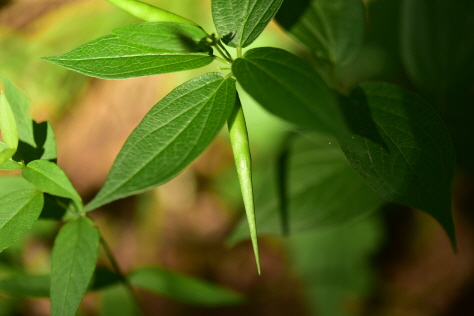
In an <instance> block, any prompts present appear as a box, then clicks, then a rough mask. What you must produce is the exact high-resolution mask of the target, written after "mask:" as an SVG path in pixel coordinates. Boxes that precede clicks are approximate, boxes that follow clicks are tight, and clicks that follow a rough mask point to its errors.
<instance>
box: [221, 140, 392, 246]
mask: <svg viewBox="0 0 474 316" xmlns="http://www.w3.org/2000/svg"><path fill="white" fill-rule="evenodd" d="M286 159H287V163H286V164H285V166H284V168H285V170H284V174H285V177H284V179H282V180H283V181H285V192H280V191H279V190H278V186H277V183H278V182H277V169H276V168H275V166H272V168H269V169H270V170H269V171H270V172H271V173H270V174H269V175H268V176H267V177H265V178H264V179H265V180H264V181H263V183H262V184H261V185H260V187H259V188H260V190H258V192H260V196H258V197H257V199H256V208H257V210H258V217H257V225H258V228H259V234H260V235H263V234H273V235H296V234H298V235H299V234H302V233H305V232H308V231H315V230H322V229H328V228H333V227H335V226H341V225H345V224H348V223H350V222H353V221H355V220H357V219H359V218H361V217H363V216H366V215H367V214H370V213H372V212H374V211H375V210H377V209H378V208H379V207H380V206H381V204H382V203H383V200H382V198H380V196H379V195H378V194H376V193H375V192H374V191H373V190H372V189H371V188H370V187H369V186H368V185H367V184H366V183H365V182H364V180H362V179H361V178H360V177H359V175H357V173H356V172H355V171H354V170H353V169H352V168H351V166H350V165H349V163H348V162H347V159H346V158H345V157H344V154H343V153H342V151H341V149H340V148H339V146H338V144H337V141H335V140H334V139H332V138H330V137H325V136H322V135H320V134H304V135H303V136H296V138H293V139H292V141H291V143H290V145H289V146H288V149H287V158H286ZM281 195H284V196H285V197H286V203H285V209H283V210H281V209H280V208H281V206H280V205H279V204H278V199H279V196H281ZM348 201H350V203H349V204H348ZM285 221H286V222H285ZM245 226H246V225H245V221H243V220H242V221H241V222H240V223H239V224H238V226H237V227H236V229H235V230H234V232H233V235H232V237H231V238H230V240H229V242H231V243H235V242H237V241H240V240H242V239H245V238H247V235H248V233H247V228H246V227H245Z"/></svg>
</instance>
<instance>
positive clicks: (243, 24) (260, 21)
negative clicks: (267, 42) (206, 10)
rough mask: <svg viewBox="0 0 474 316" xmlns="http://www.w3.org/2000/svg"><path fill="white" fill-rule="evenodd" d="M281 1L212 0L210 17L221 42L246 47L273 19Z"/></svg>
mask: <svg viewBox="0 0 474 316" xmlns="http://www.w3.org/2000/svg"><path fill="white" fill-rule="evenodd" d="M282 2H283V0H245V1H242V0H212V17H213V19H214V24H215V26H216V29H217V33H218V34H219V36H220V37H222V41H223V42H224V43H225V44H227V45H228V46H231V47H247V46H248V45H250V44H252V42H253V41H254V40H255V39H256V38H257V37H258V36H259V35H260V33H262V31H263V30H264V29H265V27H266V26H267V24H268V23H269V22H270V21H271V19H273V17H274V16H275V14H276V13H277V11H278V9H279V8H280V6H281V3H282Z"/></svg>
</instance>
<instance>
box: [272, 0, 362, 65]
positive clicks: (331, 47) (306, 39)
mask: <svg viewBox="0 0 474 316" xmlns="http://www.w3.org/2000/svg"><path fill="white" fill-rule="evenodd" d="M276 19H277V21H278V23H280V24H281V25H282V26H283V27H284V28H285V29H287V30H288V31H289V32H290V34H291V35H293V36H294V37H295V38H296V39H297V40H298V41H299V42H300V43H302V44H303V45H305V46H306V47H307V48H308V49H310V50H311V51H312V52H313V53H314V54H316V56H318V57H319V58H322V59H324V60H326V61H328V62H329V63H331V64H333V65H338V66H340V65H343V64H346V63H348V62H350V61H351V60H352V58H353V57H354V56H355V55H356V54H357V52H358V51H359V49H360V47H361V45H362V42H363V39H364V25H365V12H364V4H363V3H362V1H361V0H292V1H285V2H284V3H283V5H282V7H281V9H280V10H279V11H278V14H277V16H276Z"/></svg>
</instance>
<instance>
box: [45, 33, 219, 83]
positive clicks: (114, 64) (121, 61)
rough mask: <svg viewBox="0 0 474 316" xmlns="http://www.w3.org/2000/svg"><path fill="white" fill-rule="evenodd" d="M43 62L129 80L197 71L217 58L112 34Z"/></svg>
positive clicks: (90, 74) (92, 74)
mask: <svg viewBox="0 0 474 316" xmlns="http://www.w3.org/2000/svg"><path fill="white" fill-rule="evenodd" d="M44 59H45V60H47V61H50V62H52V63H55V64H57V65H59V66H62V67H65V68H68V69H71V70H74V71H77V72H80V73H82V74H85V75H88V76H92V77H97V78H102V79H126V78H134V77H141V76H150V75H157V74H162V73H167V72H174V71H181V70H188V69H195V68H199V67H203V66H206V65H208V64H210V63H211V62H212V61H213V60H214V57H213V56H211V55H210V54H209V53H196V52H173V51H169V50H164V49H157V48H153V47H147V46H142V45H137V44H132V43H130V42H128V41H125V40H123V39H121V38H119V37H117V36H115V35H112V34H110V35H105V36H102V37H99V38H97V39H95V40H92V41H90V42H88V43H85V44H83V45H81V46H79V47H77V48H75V49H73V50H72V51H70V52H68V53H65V54H63V55H59V56H51V57H44Z"/></svg>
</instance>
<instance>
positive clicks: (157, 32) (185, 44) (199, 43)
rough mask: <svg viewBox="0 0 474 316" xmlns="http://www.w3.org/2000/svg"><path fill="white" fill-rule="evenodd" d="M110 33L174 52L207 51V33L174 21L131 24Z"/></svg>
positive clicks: (137, 42)
mask: <svg viewBox="0 0 474 316" xmlns="http://www.w3.org/2000/svg"><path fill="white" fill-rule="evenodd" d="M112 33H113V34H115V35H117V36H118V37H120V38H121V39H124V40H126V41H128V42H131V43H133V44H138V45H142V46H149V47H154V48H159V49H167V50H171V51H175V52H206V51H207V52H208V51H209V50H210V46H209V45H208V44H207V43H206V41H205V40H206V38H207V36H208V34H207V33H206V32H205V31H204V30H203V29H202V28H200V27H199V26H195V25H190V24H183V23H176V22H147V23H138V24H131V25H127V26H124V27H120V28H118V29H115V30H112Z"/></svg>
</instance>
